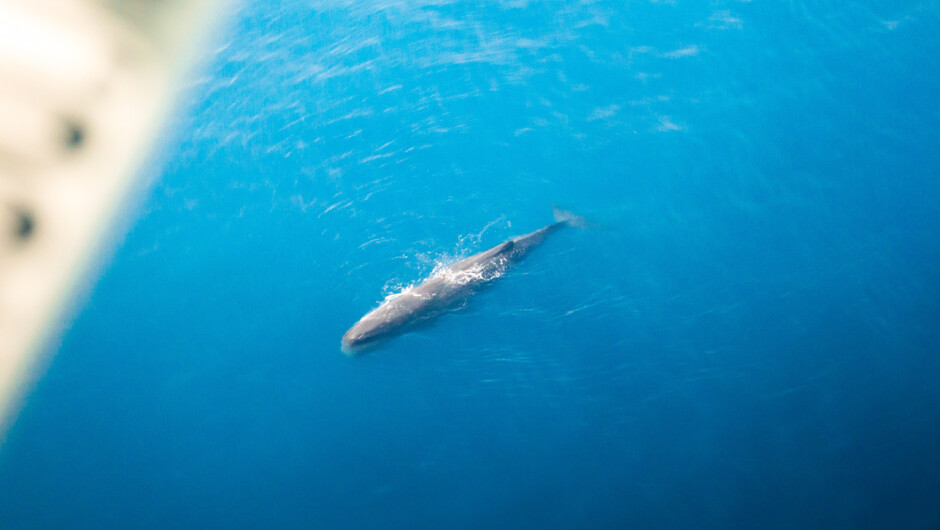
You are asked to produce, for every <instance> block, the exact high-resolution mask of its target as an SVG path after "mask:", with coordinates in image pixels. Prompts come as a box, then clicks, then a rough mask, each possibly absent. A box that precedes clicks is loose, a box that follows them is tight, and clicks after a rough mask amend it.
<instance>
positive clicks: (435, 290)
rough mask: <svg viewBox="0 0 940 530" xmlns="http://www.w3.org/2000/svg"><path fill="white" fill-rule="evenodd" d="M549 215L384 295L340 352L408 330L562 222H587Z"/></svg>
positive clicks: (361, 349)
mask: <svg viewBox="0 0 940 530" xmlns="http://www.w3.org/2000/svg"><path fill="white" fill-rule="evenodd" d="M554 216H555V222H554V223H552V224H550V225H548V226H545V227H543V228H540V229H539V230H536V231H535V232H532V233H529V234H526V235H524V236H519V237H516V238H513V239H510V240H509V241H506V242H504V243H501V244H499V245H496V246H495V247H493V248H491V249H489V250H485V251H483V252H480V253H479V254H474V255H473V256H470V257H469V258H465V259H462V260H460V261H458V262H456V263H454V264H453V265H450V266H448V267H445V268H443V269H441V270H440V271H438V272H437V273H435V274H434V275H432V276H430V277H429V278H427V279H426V280H424V281H423V282H421V283H420V284H419V285H418V286H416V287H413V288H410V289H406V290H405V291H404V292H402V293H400V294H398V295H395V296H391V297H389V298H388V299H386V300H385V301H384V302H383V303H382V304H381V305H379V307H377V308H375V309H373V310H372V311H369V312H368V313H366V314H365V316H363V317H362V318H361V319H359V321H358V322H356V323H355V324H354V325H353V327H351V328H349V330H348V331H347V332H346V333H345V334H344V335H343V339H342V341H341V345H342V350H343V352H344V353H346V354H347V355H350V356H355V355H360V354H362V353H365V352H366V351H368V350H370V349H372V348H374V347H375V346H377V345H379V344H381V343H382V342H384V341H385V340H388V339H390V338H392V337H394V336H396V335H398V334H400V333H403V332H405V331H407V330H408V329H409V328H410V327H411V326H412V325H413V324H416V323H418V322H423V321H427V320H428V319H431V318H434V317H436V316H439V315H441V314H443V313H445V312H447V311H448V310H450V309H453V308H454V307H456V306H457V305H459V303H460V301H462V300H464V299H466V298H467V297H468V296H471V295H472V294H473V293H474V292H476V290H477V289H478V288H479V287H480V286H482V285H484V284H487V283H489V282H491V281H493V280H495V279H496V278H499V277H500V276H502V275H503V274H505V273H506V271H507V270H508V269H509V268H510V267H511V266H512V265H513V264H515V263H517V262H518V261H519V260H521V259H522V258H523V257H525V255H526V254H528V252H529V251H530V250H531V249H532V248H533V247H535V246H537V245H538V244H539V243H541V242H542V241H543V240H544V239H545V238H546V237H548V236H549V235H551V234H553V233H554V232H556V231H558V230H560V229H561V228H563V227H566V226H577V227H581V228H583V227H584V226H585V224H586V223H585V221H584V219H583V218H581V217H578V216H576V215H574V214H572V213H571V212H567V211H565V210H561V209H559V208H555V209H554Z"/></svg>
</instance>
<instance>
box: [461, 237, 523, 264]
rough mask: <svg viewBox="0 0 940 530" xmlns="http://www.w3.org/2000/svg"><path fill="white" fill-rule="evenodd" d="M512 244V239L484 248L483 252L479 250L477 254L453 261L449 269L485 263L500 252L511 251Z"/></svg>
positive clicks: (513, 244)
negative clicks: (487, 248)
mask: <svg viewBox="0 0 940 530" xmlns="http://www.w3.org/2000/svg"><path fill="white" fill-rule="evenodd" d="M513 246H515V243H513V242H512V241H506V242H505V243H502V244H500V245H496V246H495V247H493V248H491V249H489V250H484V251H483V252H480V253H479V254H474V255H473V256H470V257H469V258H467V259H464V260H460V261H458V262H457V263H454V264H453V265H452V266H451V267H450V269H451V270H454V271H459V270H464V269H469V268H470V267H474V266H476V265H479V264H481V263H486V262H487V261H490V260H492V259H494V258H496V257H498V256H500V255H502V254H506V253H508V252H512V248H513Z"/></svg>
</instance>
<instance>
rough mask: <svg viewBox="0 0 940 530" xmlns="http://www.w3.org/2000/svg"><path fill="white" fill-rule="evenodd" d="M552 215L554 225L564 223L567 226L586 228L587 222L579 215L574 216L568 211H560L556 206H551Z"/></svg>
mask: <svg viewBox="0 0 940 530" xmlns="http://www.w3.org/2000/svg"><path fill="white" fill-rule="evenodd" d="M552 215H554V216H555V222H556V223H565V224H567V225H568V226H574V227H577V228H587V227H588V222H587V220H586V219H584V218H583V217H581V216H580V215H575V214H573V213H571V212H569V211H568V210H562V209H561V208H559V207H558V206H557V205H553V206H552Z"/></svg>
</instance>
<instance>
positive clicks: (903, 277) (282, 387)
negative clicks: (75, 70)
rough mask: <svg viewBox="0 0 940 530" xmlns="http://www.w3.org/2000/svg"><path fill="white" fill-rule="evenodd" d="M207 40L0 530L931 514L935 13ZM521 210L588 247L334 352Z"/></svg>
mask: <svg viewBox="0 0 940 530" xmlns="http://www.w3.org/2000/svg"><path fill="white" fill-rule="evenodd" d="M229 22H230V25H229V31H228V33H227V34H226V35H224V36H223V37H222V38H221V39H220V40H219V42H218V43H217V45H216V46H214V47H213V48H212V50H211V53H210V54H209V56H208V58H207V59H206V63H207V67H206V69H205V71H204V72H203V76H202V77H199V78H196V79H195V80H194V81H193V82H192V83H191V85H190V86H189V87H188V88H187V91H186V95H185V96H184V99H185V100H186V101H187V103H188V106H187V107H186V110H185V111H184V112H181V113H180V114H179V115H178V116H176V117H175V118H174V119H173V120H172V122H171V125H170V134H171V136H172V137H173V138H174V140H172V141H169V142H168V145H167V147H166V148H165V149H164V152H163V153H162V155H161V157H159V158H161V160H162V166H160V167H162V169H161V170H160V171H159V178H158V179H156V181H155V182H154V183H153V185H152V187H151V188H150V189H149V191H148V192H147V194H146V196H145V197H144V199H143V200H142V201H141V205H140V206H139V208H138V219H137V221H136V222H135V223H134V224H133V225H132V226H131V227H130V228H129V229H128V233H127V234H126V237H124V238H123V240H122V241H121V242H120V243H119V245H118V246H117V250H116V252H115V256H114V260H113V262H111V263H110V264H109V265H108V266H106V267H105V268H104V271H103V276H102V278H101V279H100V281H99V282H98V283H97V285H96V287H95V289H94V291H93V292H92V293H91V295H89V297H88V298H87V300H85V301H84V303H83V306H82V307H81V310H80V312H79V313H78V316H77V318H76V319H75V320H74V322H71V323H70V324H68V325H67V326H66V327H67V329H65V330H64V332H63V338H62V343H61V346H60V347H59V348H58V351H57V353H56V355H55V357H54V359H53V361H52V362H51V364H50V365H49V367H48V369H47V370H46V373H45V375H44V377H43V378H42V379H41V380H39V381H38V383H37V384H36V385H35V387H34V389H33V392H32V393H31V394H30V395H29V396H28V398H27V399H26V401H25V404H24V407H23V409H22V410H21V412H20V414H19V417H18V419H17V422H16V423H15V424H14V425H13V427H12V429H10V431H9V433H8V434H7V439H6V441H5V445H4V448H3V451H2V452H0V527H2V528H172V527H188V528H343V529H351V528H394V527H402V528H487V527H488V528H575V527H579V528H586V527H593V528H624V527H640V528H729V527H734V528H833V527H846V528H937V527H940V507H938V504H937V502H936V500H937V498H938V497H940V455H938V452H937V447H938V444H940V390H938V385H937V381H938V378H940V355H938V353H940V325H938V323H940V274H938V273H940V267H938V258H940V234H938V228H937V227H938V226H940V181H938V178H937V169H938V167H940V139H938V132H937V131H938V125H940V99H938V98H937V94H938V93H940V41H938V38H937V31H936V30H937V27H938V23H940V4H938V2H936V1H926V2H924V1H918V2H912V1H902V2H890V3H889V2H872V1H867V2H833V1H821V0H820V1H790V2H778V3H764V2H749V1H745V0H741V1H720V0H719V1H711V2H698V3H689V2H683V1H679V0H671V1H670V0H661V1H647V2H595V1H546V2H530V1H527V0H510V1H506V2H490V3H480V2H465V1H448V0H416V1H413V2H400V1H396V0H385V1H381V2H369V1H364V2H349V1H340V0H327V1H324V2H298V1H293V0H285V1H277V2H275V1H268V2H260V1H258V2H248V3H245V4H243V5H241V6H240V7H238V8H237V9H234V12H233V13H232V15H231V20H230V21H229ZM554 203H557V204H559V205H561V206H563V207H565V208H567V209H570V210H572V211H574V212H576V213H578V214H580V215H583V216H585V217H586V218H588V219H589V220H590V221H591V222H592V224H593V226H592V227H591V228H588V229H584V230H579V229H569V230H566V231H562V232H559V233H557V234H555V235H554V236H553V237H552V238H551V239H549V240H547V241H546V242H545V243H544V244H543V245H542V246H541V247H540V248H538V249H536V250H535V251H534V252H533V253H532V254H531V256H529V257H528V258H526V260H525V261H523V262H521V263H520V264H518V266H516V267H515V268H514V269H512V270H511V272H509V273H508V274H507V275H506V276H504V277H503V278H500V279H499V280H498V281H496V282H494V283H493V284H492V285H490V286H488V288H487V289H485V290H483V291H482V292H480V293H479V294H478V295H477V296H476V297H474V298H473V299H472V300H470V301H469V303H468V304H467V305H466V307H464V308H462V309H460V310H459V311H456V312H454V313H453V314H448V315H445V316H444V317H442V318H440V319H439V320H437V321H436V322H435V323H434V325H432V326H425V327H422V328H420V329H418V330H416V331H415V332H413V333H410V334H406V335H403V336H401V337H398V338H396V339H395V340H393V341H391V342H389V343H387V344H386V345H384V346H383V347H382V348H380V349H378V350H377V351H374V352H372V353H370V354H368V355H365V356H362V357H360V358H348V357H346V356H345V355H343V354H342V353H341V352H340V348H339V346H340V344H339V340H340V337H341V335H342V333H343V332H344V331H345V330H346V329H347V328H348V327H349V326H350V325H352V324H353V323H354V322H355V321H356V320H357V319H358V318H359V317H360V316H362V315H363V314H364V313H365V312H366V311H368V310H370V309H371V308H373V307H375V306H376V305H377V304H378V303H379V301H381V300H382V299H383V298H384V297H385V296H387V295H389V294H392V293H395V292H397V291H400V290H401V289H402V288H404V287H405V286H407V285H410V284H413V283H414V282H416V281H420V280H421V279H422V278H424V277H425V276H427V275H428V274H429V273H430V272H431V271H432V270H433V269H434V268H435V267H436V266H439V265H440V264H442V263H448V262H451V261H453V260H456V259H458V258H460V257H465V256H468V255H470V254H473V253H475V252H478V251H481V250H484V249H486V248H489V247H492V246H494V245H496V244H498V243H500V242H501V241H504V240H505V239H507V238H509V237H512V236H515V235H519V234H523V233H526V232H530V231H532V230H535V229H537V228H540V227H542V226H544V225H546V224H548V223H549V222H551V220H552V216H551V208H552V204H554Z"/></svg>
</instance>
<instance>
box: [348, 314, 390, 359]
mask: <svg viewBox="0 0 940 530" xmlns="http://www.w3.org/2000/svg"><path fill="white" fill-rule="evenodd" d="M363 320H365V319H363ZM385 335H386V332H385V331H383V327H382V326H381V325H371V323H366V324H363V321H362V320H360V321H359V322H357V323H356V325H355V326H353V327H351V328H349V331H347V332H346V333H344V334H343V340H342V341H341V342H340V345H341V349H342V350H343V353H345V354H346V355H349V356H350V357H355V356H356V355H361V354H363V353H365V352H366V351H368V350H369V349H371V348H373V347H375V346H376V345H378V344H379V343H380V342H381V341H382V339H383V338H384V337H385Z"/></svg>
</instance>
